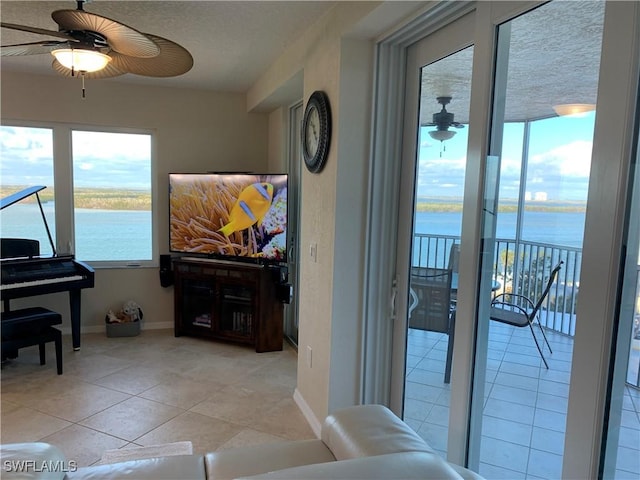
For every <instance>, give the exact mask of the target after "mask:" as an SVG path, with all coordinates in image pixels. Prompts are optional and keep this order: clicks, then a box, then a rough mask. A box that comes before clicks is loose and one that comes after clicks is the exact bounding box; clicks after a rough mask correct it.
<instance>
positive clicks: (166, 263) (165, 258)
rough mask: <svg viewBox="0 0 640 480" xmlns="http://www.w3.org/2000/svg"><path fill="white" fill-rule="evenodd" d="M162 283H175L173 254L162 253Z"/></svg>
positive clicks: (167, 285)
mask: <svg viewBox="0 0 640 480" xmlns="http://www.w3.org/2000/svg"><path fill="white" fill-rule="evenodd" d="M160 285H161V286H163V287H170V286H171V285H173V271H172V270H171V255H160Z"/></svg>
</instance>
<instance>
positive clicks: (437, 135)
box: [422, 97, 464, 157]
mask: <svg viewBox="0 0 640 480" xmlns="http://www.w3.org/2000/svg"><path fill="white" fill-rule="evenodd" d="M436 101H437V102H438V103H439V104H440V105H442V110H440V111H439V112H436V113H434V114H433V119H432V121H431V122H429V123H423V124H422V126H423V127H436V129H435V130H430V131H429V136H430V137H431V138H433V139H434V140H439V141H440V144H441V145H442V142H444V141H445V140H450V139H452V138H453V137H454V135H455V134H456V132H455V131H453V130H449V127H455V128H464V125H463V124H462V123H460V122H456V121H455V120H454V119H453V113H450V112H447V108H446V107H447V105H448V104H449V102H451V97H437V98H436ZM443 151H444V145H442V149H441V150H440V156H441V157H442V152H443Z"/></svg>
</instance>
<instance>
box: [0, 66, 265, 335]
mask: <svg viewBox="0 0 640 480" xmlns="http://www.w3.org/2000/svg"><path fill="white" fill-rule="evenodd" d="M1 88H2V90H1V93H2V104H1V116H2V123H3V124H10V123H11V121H33V122H38V121H46V122H64V123H73V124H82V125H91V126H95V127H96V128H99V127H100V126H108V127H130V128H143V129H152V130H153V131H154V136H155V138H156V145H157V158H156V165H155V173H156V178H155V182H156V185H155V187H156V189H157V199H158V202H157V205H154V211H155V215H156V220H157V222H158V226H159V228H158V232H159V235H158V241H159V245H158V247H159V248H158V250H159V252H160V253H168V249H169V245H168V238H169V227H168V221H167V219H168V218H169V213H168V190H167V189H168V173H169V172H181V171H182V172H203V171H209V170H250V171H262V170H265V171H266V170H267V168H268V167H267V161H268V114H266V113H247V108H246V97H245V96H244V95H240V94H226V93H215V92H210V91H198V90H184V89H175V88H163V87H142V86H138V85H127V84H122V83H117V82H114V81H112V80H93V81H87V82H86V88H87V97H86V98H85V99H84V100H83V99H82V98H81V90H80V88H81V87H80V83H79V81H77V80H75V79H68V78H61V77H58V76H37V75H23V74H14V73H9V72H2V85H1ZM79 260H82V259H79ZM156 260H157V259H156ZM129 299H133V300H135V301H137V302H138V303H139V304H140V305H141V306H142V308H143V311H144V314H145V317H144V321H145V323H144V324H143V327H144V328H154V327H161V326H162V327H170V326H172V325H173V288H172V287H171V288H166V289H165V288H162V287H161V286H160V282H159V277H158V269H157V268H146V269H145V268H133V269H132V268H127V269H99V270H97V271H96V285H95V288H93V289H91V290H84V291H83V293H82V324H83V332H88V331H103V330H104V325H103V324H104V315H105V313H106V311H107V310H109V309H119V308H120V307H121V306H122V303H123V302H124V301H126V300H129ZM14 304H15V306H16V307H17V306H24V305H42V306H45V307H49V308H52V309H54V310H57V311H60V312H61V313H63V316H64V317H65V319H64V322H63V329H64V330H68V329H69V319H68V311H69V307H68V296H67V295H66V294H55V295H46V296H41V297H35V298H34V297H32V298H29V299H20V300H16V301H14V302H12V307H13V305H14Z"/></svg>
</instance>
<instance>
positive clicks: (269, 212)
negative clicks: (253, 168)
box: [169, 173, 287, 262]
mask: <svg viewBox="0 0 640 480" xmlns="http://www.w3.org/2000/svg"><path fill="white" fill-rule="evenodd" d="M169 229H170V251H171V252H172V253H190V254H197V255H202V256H210V257H212V258H225V257H227V258H230V259H238V260H241V259H245V260H255V261H257V262H261V261H263V262H286V261H287V175H285V174H278V175H254V174H244V173H243V174H236V173H233V174H226V173H224V174H222V173H195V174H194V173H170V174H169Z"/></svg>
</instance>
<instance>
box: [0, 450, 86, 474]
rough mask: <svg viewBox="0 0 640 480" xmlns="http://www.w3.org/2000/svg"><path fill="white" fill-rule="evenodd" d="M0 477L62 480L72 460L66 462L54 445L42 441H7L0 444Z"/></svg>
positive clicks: (71, 465)
mask: <svg viewBox="0 0 640 480" xmlns="http://www.w3.org/2000/svg"><path fill="white" fill-rule="evenodd" d="M0 459H1V461H2V475H1V476H2V478H4V479H7V480H8V479H12V480H13V479H21V480H27V479H39V480H62V479H63V478H64V476H65V473H66V471H67V470H70V469H74V468H75V463H74V462H67V460H66V459H65V457H64V454H63V453H62V452H61V451H60V449H58V447H56V446H54V445H50V444H48V443H42V442H29V443H8V444H4V445H2V446H0Z"/></svg>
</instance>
